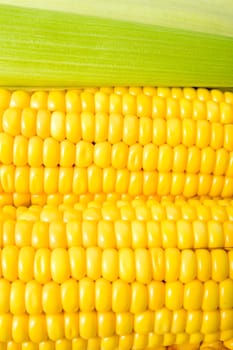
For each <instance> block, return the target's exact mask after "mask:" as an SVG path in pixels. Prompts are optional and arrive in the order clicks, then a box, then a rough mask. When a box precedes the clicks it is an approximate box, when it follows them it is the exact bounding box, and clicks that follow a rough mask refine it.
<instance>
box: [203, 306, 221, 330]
mask: <svg viewBox="0 0 233 350" xmlns="http://www.w3.org/2000/svg"><path fill="white" fill-rule="evenodd" d="M219 323H220V317H219V311H205V312H203V318H202V326H201V332H202V333H203V334H209V333H214V332H217V331H218V329H219Z"/></svg>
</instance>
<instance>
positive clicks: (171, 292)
mask: <svg viewBox="0 0 233 350" xmlns="http://www.w3.org/2000/svg"><path fill="white" fill-rule="evenodd" d="M165 305H166V307H167V308H168V309H169V310H177V309H181V308H182V306H183V285H182V283H181V282H180V281H176V282H168V283H166V286H165Z"/></svg>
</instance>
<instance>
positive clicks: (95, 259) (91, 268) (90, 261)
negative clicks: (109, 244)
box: [86, 247, 102, 280]
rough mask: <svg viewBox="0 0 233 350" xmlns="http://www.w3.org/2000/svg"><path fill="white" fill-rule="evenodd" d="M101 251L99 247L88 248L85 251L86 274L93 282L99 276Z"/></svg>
mask: <svg viewBox="0 0 233 350" xmlns="http://www.w3.org/2000/svg"><path fill="white" fill-rule="evenodd" d="M101 257H102V253H101V249H100V248H99V247H88V248H87V250H86V269H87V270H86V274H87V276H88V277H90V278H91V279H93V280H97V279H98V278H100V276H101Z"/></svg>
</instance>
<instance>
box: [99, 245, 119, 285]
mask: <svg viewBox="0 0 233 350" xmlns="http://www.w3.org/2000/svg"><path fill="white" fill-rule="evenodd" d="M102 276H103V277H104V278H105V279H106V280H108V281H111V282H112V281H115V280H116V279H117V278H118V253H117V251H116V250H115V249H105V250H104V251H103V254H102Z"/></svg>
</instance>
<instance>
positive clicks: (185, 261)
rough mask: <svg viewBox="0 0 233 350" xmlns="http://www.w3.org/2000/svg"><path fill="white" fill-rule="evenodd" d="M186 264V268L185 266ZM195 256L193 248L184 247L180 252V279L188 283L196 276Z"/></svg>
mask: <svg viewBox="0 0 233 350" xmlns="http://www.w3.org/2000/svg"><path fill="white" fill-rule="evenodd" d="M187 266H188V268H187ZM196 274H197V266H196V256H195V253H194V251H193V250H189V249H185V250H182V252H181V265H180V281H181V282H182V283H188V282H191V281H193V280H194V279H195V278H196Z"/></svg>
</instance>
